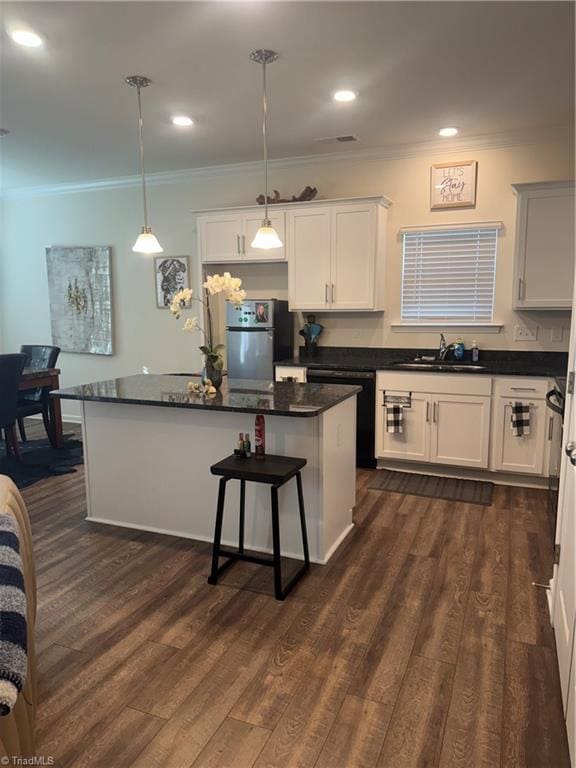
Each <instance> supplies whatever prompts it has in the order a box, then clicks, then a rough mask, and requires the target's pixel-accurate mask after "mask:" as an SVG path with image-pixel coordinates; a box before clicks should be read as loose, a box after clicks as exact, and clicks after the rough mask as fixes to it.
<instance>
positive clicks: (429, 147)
mask: <svg viewBox="0 0 576 768" xmlns="http://www.w3.org/2000/svg"><path fill="white" fill-rule="evenodd" d="M569 138H570V130H569V129H567V128H566V127H565V126H557V127H555V128H551V129H547V130H545V131H544V130H532V131H521V132H518V131H514V132H506V133H497V134H490V135H483V136H469V137H462V138H454V139H450V140H446V139H435V140H433V141H425V142H416V143H412V144H393V145H390V146H388V147H377V148H365V149H354V150H345V151H342V152H325V153H322V154H313V155H299V156H295V157H283V158H277V159H273V160H269V162H268V164H269V166H270V167H271V168H273V169H277V170H283V169H286V168H293V167H295V166H300V167H306V166H310V165H324V164H331V165H333V164H334V163H363V162H367V161H375V160H401V159H407V158H412V157H418V156H421V155H430V154H434V155H454V154H458V153H460V152H474V151H481V150H491V149H506V148H510V147H519V146H523V145H530V144H544V143H549V142H553V141H566V140H569ZM260 173H262V161H261V160H255V161H249V162H243V163H230V164H228V165H211V166H205V167H201V168H185V169H182V170H178V171H159V172H156V173H147V174H146V183H147V184H148V185H149V186H155V185H161V184H174V183H182V182H186V181H193V180H198V179H210V178H218V177H221V176H249V175H251V174H254V175H256V174H260ZM140 184H141V178H140V175H139V174H138V175H131V176H117V177H112V178H106V179H87V180H83V181H72V182H62V183H59V184H44V185H39V186H29V187H13V188H7V189H4V190H3V191H2V192H1V194H0V196H1V197H4V198H19V197H35V196H41V195H65V194H72V193H76V192H90V191H93V192H97V191H99V190H109V189H129V188H131V187H138V186H140Z"/></svg>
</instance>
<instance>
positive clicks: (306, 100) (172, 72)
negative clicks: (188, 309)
mask: <svg viewBox="0 0 576 768" xmlns="http://www.w3.org/2000/svg"><path fill="white" fill-rule="evenodd" d="M0 12H1V13H2V16H3V18H2V29H1V30H0V35H1V37H0V40H1V43H2V61H1V83H0V109H1V112H0V127H3V128H7V129H9V130H10V132H11V133H10V135H9V136H6V137H4V138H2V139H0V150H1V152H2V171H3V183H4V185H5V187H7V188H9V187H20V186H26V185H37V184H50V183H56V182H65V181H75V180H85V179H96V178H109V177H116V176H123V175H128V174H132V173H137V172H138V151H137V123H136V94H135V92H134V90H132V89H131V88H129V87H128V86H127V85H124V82H123V79H124V76H126V75H129V74H144V75H147V76H148V77H151V78H152V79H153V81H154V84H153V85H152V86H151V87H150V88H148V89H147V90H146V91H144V92H143V104H144V128H145V139H146V152H147V166H148V170H149V171H170V170H177V169H183V168H195V167H204V166H210V165H215V164H225V163H235V162H243V161H249V160H256V159H258V158H259V157H260V156H261V143H260V142H261V139H260V120H261V117H260V87H261V80H260V77H261V73H260V70H259V69H258V67H257V66H256V65H255V64H253V63H252V62H250V61H249V59H248V54H249V52H250V50H251V49H253V48H259V47H268V48H273V49H275V50H277V51H278V52H279V54H280V59H279V60H278V62H277V63H275V64H273V65H272V66H271V67H270V70H269V87H270V131H269V135H270V155H271V157H276V158H279V157H290V156H299V155H310V154H318V153H320V152H334V147H333V146H330V145H319V144H318V143H316V142H314V139H315V138H319V137H325V136H335V135H339V134H349V133H355V134H358V135H359V136H360V137H361V139H362V142H361V143H360V144H356V145H352V146H354V147H358V148H367V147H370V148H372V147H387V146H390V145H396V144H406V143H412V142H422V141H428V140H430V139H433V138H434V137H435V136H436V131H437V130H438V128H440V127H442V126H446V125H455V126H458V127H459V128H460V136H463V137H466V136H471V137H472V136H473V137H480V136H486V135H490V134H494V133H501V132H509V131H513V132H519V131H524V130H527V129H535V128H537V129H546V128H548V127H552V126H560V125H563V126H567V125H569V124H570V121H571V115H572V107H573V83H572V72H573V4H572V3H571V2H523V3H522V2H521V3H516V2H486V3H484V2H446V3H444V2H402V3H399V2H394V3H391V2H365V3H364V2H319V3H316V2H299V3H298V2H296V3H294V2H266V1H260V2H232V3H224V2H177V3H172V2H144V3H140V2H91V3H83V2H78V3H76V2H55V3H54V2H38V3H36V2H24V3H21V2H14V3H3V5H2V6H1V10H0ZM13 26H28V27H30V28H32V29H34V30H35V31H36V32H38V33H39V34H40V35H41V36H42V37H43V38H44V39H45V45H44V46H43V48H41V49H27V48H22V47H19V46H17V45H15V44H14V43H13V42H12V41H11V40H10V39H9V37H8V36H7V33H6V29H9V28H10V27H13ZM343 87H347V88H352V89H354V90H356V91H358V93H359V96H358V99H357V100H356V102H354V103H352V104H336V103H334V102H333V101H332V100H331V98H330V96H331V93H332V91H333V90H334V89H336V88H343ZM174 113H183V114H188V115H190V116H192V117H193V118H194V120H195V121H196V125H195V127H193V128H192V129H177V128H175V127H174V126H172V124H171V123H170V119H169V118H170V115H172V114H174ZM447 141H449V140H447ZM350 147H351V145H349V144H347V145H342V146H339V147H338V149H339V150H340V149H342V150H343V151H349V150H350Z"/></svg>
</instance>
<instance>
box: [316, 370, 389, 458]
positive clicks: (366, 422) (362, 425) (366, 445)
mask: <svg viewBox="0 0 576 768" xmlns="http://www.w3.org/2000/svg"><path fill="white" fill-rule="evenodd" d="M306 379H307V381H308V383H310V384H349V385H354V386H357V387H362V391H361V392H359V393H358V395H357V397H356V466H357V467H366V468H368V469H373V468H374V467H375V466H376V458H375V455H374V453H375V439H376V413H375V411H376V373H375V372H374V371H340V370H333V369H329V368H321V369H320V368H308V369H307V371H306Z"/></svg>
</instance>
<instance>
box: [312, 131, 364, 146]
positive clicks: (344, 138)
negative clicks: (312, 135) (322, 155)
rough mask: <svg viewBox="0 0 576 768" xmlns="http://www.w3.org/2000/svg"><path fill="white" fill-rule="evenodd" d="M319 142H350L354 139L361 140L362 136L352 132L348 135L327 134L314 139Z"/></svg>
mask: <svg viewBox="0 0 576 768" xmlns="http://www.w3.org/2000/svg"><path fill="white" fill-rule="evenodd" d="M314 141H316V142H317V143H318V144H350V143H352V142H354V141H360V138H359V137H358V136H356V135H355V134H353V133H351V134H349V135H348V136H326V137H325V138H322V139H314Z"/></svg>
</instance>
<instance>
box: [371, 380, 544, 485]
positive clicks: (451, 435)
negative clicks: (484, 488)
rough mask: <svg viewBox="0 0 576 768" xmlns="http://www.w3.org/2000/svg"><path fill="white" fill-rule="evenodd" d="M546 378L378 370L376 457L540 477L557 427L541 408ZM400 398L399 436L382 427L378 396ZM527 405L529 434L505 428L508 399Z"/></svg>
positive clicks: (383, 420) (381, 405)
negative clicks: (404, 403)
mask: <svg viewBox="0 0 576 768" xmlns="http://www.w3.org/2000/svg"><path fill="white" fill-rule="evenodd" d="M550 386H551V382H549V381H548V379H535V378H529V379H528V378H526V379H522V378H518V377H514V378H504V377H490V376H482V375H476V374H475V375H470V376H466V375H460V374H458V375H454V374H446V375H443V374H430V373H425V372H422V373H416V374H414V373H408V372H400V371H398V372H395V371H380V372H379V373H378V375H377V389H378V397H377V410H376V455H377V457H378V458H380V459H394V460H400V461H412V462H421V463H430V464H442V465H444V466H453V467H470V468H476V469H490V470H493V471H496V472H509V473H518V474H523V475H539V476H541V477H542V476H547V475H548V470H549V464H550V449H551V445H552V444H553V440H554V438H555V436H556V430H557V429H559V424H558V419H557V418H555V417H554V416H553V414H551V412H550V411H549V410H548V409H547V408H546V399H545V396H546V392H547V390H548V389H549V388H550ZM398 395H400V396H404V397H408V398H409V400H410V403H411V405H410V407H405V408H404V411H403V431H402V432H401V433H389V432H387V429H386V408H385V407H384V402H385V397H386V396H398ZM516 401H520V402H523V403H527V404H529V405H530V434H529V435H524V436H522V437H516V436H515V435H514V434H513V432H512V428H511V411H512V405H513V403H514V402H516Z"/></svg>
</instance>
